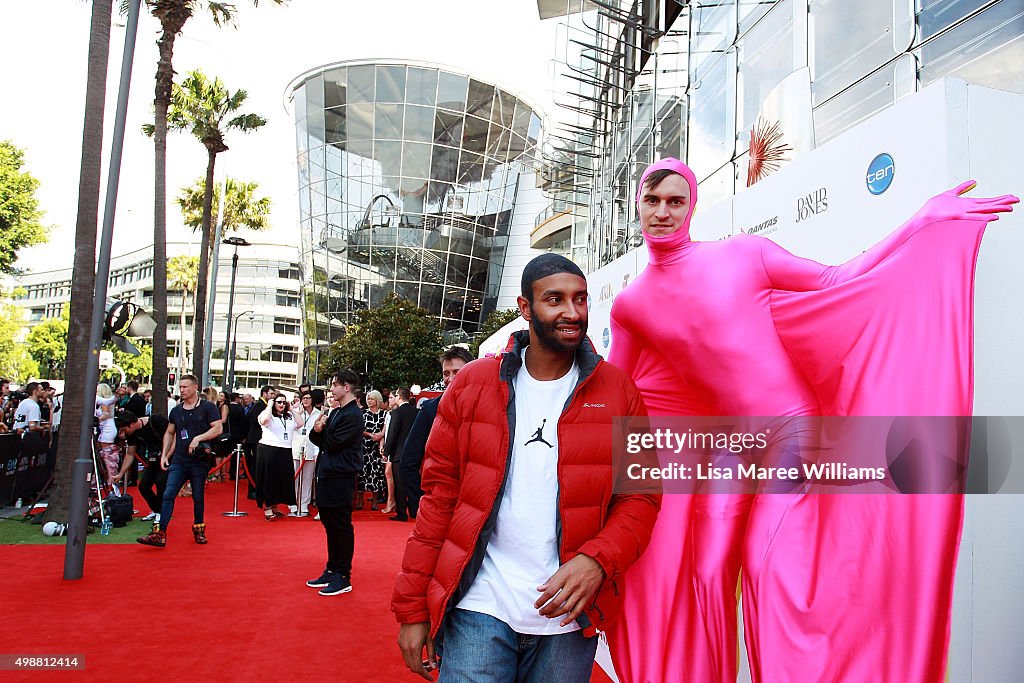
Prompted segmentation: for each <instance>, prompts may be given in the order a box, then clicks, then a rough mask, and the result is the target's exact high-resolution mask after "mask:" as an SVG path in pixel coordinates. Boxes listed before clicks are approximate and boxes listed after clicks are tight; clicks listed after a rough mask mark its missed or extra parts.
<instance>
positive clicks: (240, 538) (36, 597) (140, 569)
mask: <svg viewBox="0 0 1024 683" xmlns="http://www.w3.org/2000/svg"><path fill="white" fill-rule="evenodd" d="M131 492H132V494H133V495H134V496H135V498H136V501H137V502H136V507H139V505H140V504H141V505H142V506H143V507H144V506H145V504H144V503H143V502H142V501H141V500H140V497H139V496H138V495H137V493H136V492H135V491H134V489H133V490H132V491H131ZM231 492H232V488H231V485H230V484H212V485H210V486H209V487H208V488H207V497H206V509H207V514H206V521H207V526H208V529H207V535H208V536H209V538H210V543H209V545H206V546H198V545H196V544H195V543H193V542H192V535H191V528H190V527H191V522H192V516H191V514H192V501H191V499H189V498H179V499H178V502H177V504H176V505H175V515H174V519H173V522H172V524H171V529H170V532H169V534H168V544H167V547H166V548H164V549H158V548H147V547H144V546H141V545H89V546H88V547H87V548H86V556H85V577H84V578H83V579H82V580H80V581H64V580H63V579H62V578H61V574H62V572H63V562H64V547H63V546H0V566H2V567H3V568H4V572H3V573H4V581H3V584H2V586H3V592H4V593H5V595H4V598H3V604H4V606H5V609H4V610H3V611H4V615H3V621H4V625H3V627H2V628H0V654H26V655H32V654H34V655H44V654H45V655H85V662H86V664H85V666H86V668H85V670H84V671H74V672H70V671H68V672H53V673H38V672H33V673H27V672H26V673H24V674H23V673H21V672H11V671H0V680H3V681H18V680H32V681H38V680H51V679H52V680H61V681H67V680H76V681H78V680H90V681H93V680H97V681H98V680H101V679H105V680H111V679H112V678H115V677H116V678H122V679H128V680H132V681H166V680H168V679H171V678H178V677H181V676H188V677H189V678H192V679H194V680H198V681H233V680H256V681H288V680H296V679H304V678H305V679H312V678H327V679H329V680H337V681H352V682H357V681H358V682H360V683H371V682H377V681H380V682H384V683H391V682H393V681H415V680H422V679H419V678H417V677H415V676H413V675H412V674H410V673H409V672H408V670H407V669H406V668H405V666H404V664H403V662H402V658H401V656H400V655H399V652H398V647H397V646H396V645H395V641H396V637H397V634H398V629H397V625H396V623H395V621H394V618H393V616H392V614H391V611H390V609H389V603H390V597H391V588H392V585H393V582H394V578H395V574H396V573H397V571H398V568H399V566H400V563H401V556H402V552H403V550H404V547H405V538H406V537H407V535H408V533H409V531H410V530H411V525H410V524H407V523H398V522H390V521H388V520H387V518H386V517H385V516H384V515H382V514H380V513H379V512H369V511H365V512H357V513H355V528H356V553H355V560H354V566H353V570H352V584H353V591H352V592H351V593H347V594H344V595H338V596H333V597H322V596H320V595H317V593H316V590H314V589H311V588H307V587H306V586H305V585H304V582H305V580H306V579H310V578H313V577H316V576H318V575H319V573H320V571H321V570H322V569H323V564H324V560H325V543H324V538H323V528H322V527H321V526H320V523H319V522H315V521H313V520H312V519H311V518H303V519H292V518H285V519H281V520H278V521H276V522H266V521H264V520H263V518H262V513H260V512H259V511H258V510H256V509H255V505H254V504H253V503H252V502H251V501H244V503H243V502H240V503H239V505H240V508H241V509H243V510H246V511H247V512H249V516H248V517H241V518H236V519H232V518H228V517H223V516H221V514H220V513H221V512H223V511H225V510H229V509H230V507H231ZM132 526H135V527H138V528H139V529H140V534H141V533H142V531H143V530H144V529H145V527H144V526H143V525H142V524H139V523H138V522H133V523H132ZM595 673H596V675H595V677H594V680H595V681H606V680H608V679H607V678H606V677H605V676H604V675H603V673H600V672H595Z"/></svg>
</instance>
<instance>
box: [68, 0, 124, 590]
mask: <svg viewBox="0 0 1024 683" xmlns="http://www.w3.org/2000/svg"><path fill="white" fill-rule="evenodd" d="M141 2H142V0H131V4H130V5H129V7H128V25H127V26H126V28H125V33H124V55H123V57H122V59H121V81H120V83H119V85H118V92H117V113H116V114H115V116H114V135H113V139H112V140H111V142H110V165H109V167H108V170H107V194H106V198H105V204H104V207H103V230H102V232H101V233H100V243H99V260H98V261H97V263H96V293H95V295H94V298H93V301H92V326H91V327H90V329H89V362H87V363H86V365H85V391H84V392H83V396H82V428H81V430H80V431H79V433H78V457H77V458H76V459H75V462H74V464H73V465H72V468H71V501H70V503H69V505H68V541H67V545H66V546H65V549H64V578H65V579H80V578H82V574H83V570H84V567H85V535H86V533H87V528H86V527H87V525H88V519H87V517H88V504H89V500H88V486H89V483H88V479H89V475H88V472H89V468H90V467H89V466H90V460H92V458H90V457H88V455H87V454H90V453H92V420H91V419H87V418H88V416H89V415H91V414H92V406H95V405H96V382H97V380H98V379H99V374H100V360H99V359H100V346H101V345H102V344H103V324H104V318H106V313H107V280H108V279H109V278H110V248H111V243H112V242H113V239H114V213H115V211H116V210H117V187H118V183H119V182H120V179H121V175H120V174H121V151H122V150H123V148H124V130H125V119H126V118H127V114H128V91H129V88H130V87H131V82H132V61H133V56H134V54H135V34H136V32H137V30H138V27H139V5H140V4H141ZM102 504H103V503H102V501H100V505H101V506H102Z"/></svg>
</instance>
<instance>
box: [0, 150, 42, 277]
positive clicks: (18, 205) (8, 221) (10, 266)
mask: <svg viewBox="0 0 1024 683" xmlns="http://www.w3.org/2000/svg"><path fill="white" fill-rule="evenodd" d="M24 163H25V152H24V151H23V150H21V149H18V148H17V147H15V146H14V143H12V142H11V141H10V140H0V273H5V274H8V275H10V274H14V273H17V269H16V268H15V267H14V263H15V261H17V260H18V250H19V249H21V248H23V247H28V246H31V245H33V244H41V243H42V242H45V241H46V232H47V230H46V227H44V226H43V224H42V223H41V222H40V221H41V219H42V217H43V212H42V211H40V210H39V200H38V199H37V198H36V188H38V187H39V181H38V180H36V179H35V178H33V177H32V174H30V173H29V172H28V171H24V170H22V168H21V167H22V165H23V164H24Z"/></svg>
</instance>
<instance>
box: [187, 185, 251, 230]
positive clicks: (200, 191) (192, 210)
mask: <svg viewBox="0 0 1024 683" xmlns="http://www.w3.org/2000/svg"><path fill="white" fill-rule="evenodd" d="M224 185H225V186H226V187H227V196H226V197H225V198H224V225H223V228H224V232H235V231H237V230H238V229H240V228H248V229H250V230H266V229H268V228H269V227H270V197H257V196H256V193H257V191H258V190H259V183H246V182H243V181H241V180H236V179H234V178H227V179H226V180H225V181H224ZM220 187H221V186H220V184H214V186H213V202H212V209H213V215H212V216H211V219H212V220H213V224H214V225H216V224H217V219H218V217H219V214H218V213H217V211H218V207H219V206H220ZM205 199H206V180H205V179H204V178H197V179H196V181H195V182H194V183H192V184H191V185H190V186H188V187H184V188H182V190H181V194H179V195H178V206H179V207H181V216H182V218H184V220H185V225H187V226H189V227H190V228H192V229H193V230H198V229H199V228H201V227H202V226H203V206H204V202H205Z"/></svg>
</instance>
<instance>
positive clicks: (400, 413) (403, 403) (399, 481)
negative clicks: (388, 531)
mask: <svg viewBox="0 0 1024 683" xmlns="http://www.w3.org/2000/svg"><path fill="white" fill-rule="evenodd" d="M396 393H397V394H398V406H397V407H396V408H395V409H394V410H393V411H392V412H391V425H390V426H389V427H388V435H387V437H385V439H384V455H386V456H387V457H388V460H390V461H391V472H392V474H394V476H395V515H394V516H393V517H388V519H390V520H391V521H393V522H405V521H408V519H409V514H410V513H412V517H413V519H415V518H416V512H415V511H414V510H411V509H410V507H409V491H408V489H406V487H405V482H404V481H403V476H402V465H401V462H402V449H403V448H404V447H405V440H406V439H407V438H409V430H411V429H412V423H413V422H415V421H416V406H415V405H413V404H412V403H410V402H409V399H410V398H412V394H410V393H409V390H408V389H406V388H405V387H399V388H398V389H397V390H396Z"/></svg>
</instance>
